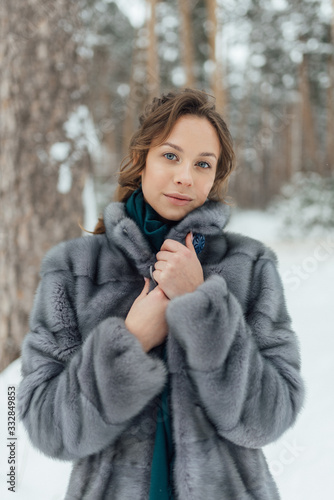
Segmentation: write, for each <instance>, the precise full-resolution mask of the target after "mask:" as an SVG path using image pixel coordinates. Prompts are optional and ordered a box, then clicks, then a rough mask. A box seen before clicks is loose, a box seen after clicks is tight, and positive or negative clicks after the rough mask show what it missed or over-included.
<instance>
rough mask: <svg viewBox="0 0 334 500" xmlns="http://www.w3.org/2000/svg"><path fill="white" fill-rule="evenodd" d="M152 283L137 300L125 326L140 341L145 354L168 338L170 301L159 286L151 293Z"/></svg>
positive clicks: (148, 282) (146, 280) (126, 319)
mask: <svg viewBox="0 0 334 500" xmlns="http://www.w3.org/2000/svg"><path fill="white" fill-rule="evenodd" d="M149 285H150V281H149V279H148V278H145V285H144V288H143V290H142V292H141V294H140V295H138V297H137V298H136V300H135V301H134V303H133V304H132V306H131V309H130V311H129V312H128V315H127V317H126V318H125V326H126V327H127V329H128V330H129V331H130V332H131V333H132V334H133V335H134V336H135V337H137V339H138V340H139V342H140V343H141V345H142V347H143V350H144V351H145V352H148V351H150V350H151V349H152V348H153V347H155V346H158V345H160V344H161V343H162V342H163V341H164V339H165V338H166V336H167V332H168V327H167V321H166V317H165V313H166V308H167V305H168V302H169V299H168V298H167V297H166V295H165V294H164V292H163V291H162V290H161V288H159V287H158V286H157V287H156V288H154V289H153V290H152V291H151V292H149V291H148V290H149Z"/></svg>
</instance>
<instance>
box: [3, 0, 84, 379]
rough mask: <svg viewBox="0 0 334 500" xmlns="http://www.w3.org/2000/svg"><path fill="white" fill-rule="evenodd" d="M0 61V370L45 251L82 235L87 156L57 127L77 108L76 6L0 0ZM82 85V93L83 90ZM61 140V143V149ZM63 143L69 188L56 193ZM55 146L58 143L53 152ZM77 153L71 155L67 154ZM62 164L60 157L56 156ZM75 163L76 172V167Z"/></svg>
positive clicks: (22, 321) (12, 355)
mask: <svg viewBox="0 0 334 500" xmlns="http://www.w3.org/2000/svg"><path fill="white" fill-rule="evenodd" d="M0 15H1V16H2V19H1V30H2V42H1V46H0V51H1V53H0V60H1V61H2V63H1V64H2V77H1V82H0V84H1V88H0V99H1V100H0V106H1V129H0V144H1V151H0V171H1V175H0V198H1V222H0V224H1V226H0V245H1V247H0V350H1V358H0V370H3V369H4V368H5V367H6V366H7V365H8V364H9V363H10V362H11V361H13V360H14V359H16V358H17V357H18V356H19V355H20V344H21V342H22V339H23V337H24V335H25V333H26V332H27V330H28V315H29V313H30V310H31V306H32V301H33V296H34V291H35V289H36V286H37V283H38V280H39V267H40V262H41V259H42V257H43V256H44V254H45V252H46V251H47V250H48V249H49V248H50V247H52V246H53V245H54V244H56V243H58V242H60V241H62V240H64V239H68V238H72V237H76V236H79V235H80V234H81V231H80V229H79V227H78V224H77V223H78V220H79V219H80V220H81V221H82V202H81V192H82V189H83V186H84V181H85V173H86V172H87V171H88V166H89V157H88V155H87V151H86V150H85V149H82V148H81V149H78V148H77V145H76V143H75V140H74V139H73V138H71V137H67V136H66V132H65V131H64V128H63V125H64V122H65V121H66V120H67V118H68V117H69V115H70V114H71V113H72V111H73V109H74V108H76V107H77V101H76V100H75V99H80V98H81V102H80V103H82V94H83V89H84V88H85V87H84V85H85V73H84V71H83V67H82V65H81V64H80V61H79V56H78V54H77V52H76V48H77V45H76V44H77V42H75V41H74V39H73V38H74V37H73V35H74V34H78V31H79V30H80V20H79V16H78V4H77V3H76V2H70V1H68V0H67V1H62V0H52V1H51V0H44V1H40V0H26V1H25V2H23V3H21V4H20V6H18V5H17V4H16V3H15V2H12V1H11V0H3V4H2V9H1V14H0ZM86 90H87V88H85V91H86ZM65 142H66V144H64V143H65ZM55 143H63V150H62V151H64V150H65V149H66V147H68V148H69V151H70V158H67V160H68V161H69V162H70V161H72V165H71V167H70V170H68V167H66V166H63V167H62V172H67V174H69V173H70V172H71V176H72V184H71V186H72V187H70V186H69V185H68V186H67V191H68V192H65V191H66V189H65V188H64V186H63V193H61V192H59V190H57V183H58V180H59V179H58V178H59V172H60V170H59V164H60V161H59V157H58V160H55V159H52V157H51V152H52V151H55V149H54V148H53V149H52V150H51V147H52V145H55ZM59 151H60V147H59V145H58V152H59ZM73 155H76V156H73ZM63 159H65V158H63ZM79 162H80V168H78V167H79Z"/></svg>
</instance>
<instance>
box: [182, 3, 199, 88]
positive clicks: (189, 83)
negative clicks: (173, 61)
mask: <svg viewBox="0 0 334 500" xmlns="http://www.w3.org/2000/svg"><path fill="white" fill-rule="evenodd" d="M178 5H179V10H180V17H181V25H180V45H181V54H182V64H183V67H184V70H185V74H186V78H185V86H186V87H193V86H194V84H195V78H194V48H193V33H192V18H191V3H190V0H179V2H178Z"/></svg>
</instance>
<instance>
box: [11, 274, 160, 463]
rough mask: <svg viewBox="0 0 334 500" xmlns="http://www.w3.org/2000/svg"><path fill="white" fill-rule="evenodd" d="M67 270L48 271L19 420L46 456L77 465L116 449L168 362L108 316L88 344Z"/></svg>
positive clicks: (30, 338)
mask: <svg viewBox="0 0 334 500" xmlns="http://www.w3.org/2000/svg"><path fill="white" fill-rule="evenodd" d="M73 293H75V281H74V278H73V275H72V274H71V273H69V272H65V271H58V272H50V273H46V274H45V275H44V276H43V279H42V281H41V282H40V284H39V287H38V290H37V293H36V296H35V301H34V307H33V311H32V314H31V319H30V332H29V333H28V334H27V335H26V337H25V339H24V341H23V344H22V376H23V378H22V381H21V384H20V386H19V390H18V409H19V417H20V419H21V420H22V421H23V424H24V426H25V427H26V429H27V431H28V434H29V436H30V439H31V442H32V444H33V445H34V446H36V447H37V448H39V449H40V450H41V451H43V452H44V453H45V454H46V455H49V456H51V457H57V458H60V459H64V460H74V459H78V458H81V457H85V456H87V455H90V454H93V453H97V452H99V451H101V450H102V449H104V448H106V447H107V446H108V445H110V444H112V443H113V442H114V441H115V440H116V439H117V437H118V436H119V435H120V434H121V433H122V432H123V431H124V429H126V428H127V426H128V425H129V423H130V421H131V419H132V417H134V416H135V415H137V414H138V413H139V412H140V411H141V410H142V409H143V408H144V407H145V406H146V405H147V404H148V402H149V401H150V400H151V399H152V398H153V397H154V396H155V395H156V394H158V393H159V392H160V391H161V390H162V388H163V385H164V383H165V379H166V369H165V366H164V363H163V362H162V361H160V360H159V359H157V358H153V357H152V356H149V355H148V354H146V353H145V352H144V351H143V350H142V347H141V345H140V343H139V341H138V340H137V339H136V338H135V337H134V335H132V334H131V333H130V332H129V331H128V330H127V329H126V327H125V325H124V321H123V319H121V318H117V317H108V318H106V319H104V320H103V321H101V322H100V323H98V324H97V326H96V327H95V328H94V329H93V330H92V331H91V332H90V334H89V335H88V336H87V337H86V338H85V340H84V342H82V339H81V335H80V332H79V331H78V328H77V322H76V316H75V311H74V308H73V307H72V305H71V297H73Z"/></svg>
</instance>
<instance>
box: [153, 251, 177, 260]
mask: <svg viewBox="0 0 334 500" xmlns="http://www.w3.org/2000/svg"><path fill="white" fill-rule="evenodd" d="M172 253H173V252H167V251H166V250H163V251H161V250H160V252H158V253H157V254H156V259H157V260H160V261H162V260H163V261H168V260H169V259H170V257H171V254H172Z"/></svg>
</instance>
